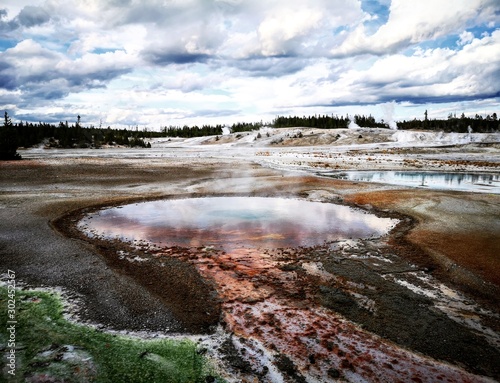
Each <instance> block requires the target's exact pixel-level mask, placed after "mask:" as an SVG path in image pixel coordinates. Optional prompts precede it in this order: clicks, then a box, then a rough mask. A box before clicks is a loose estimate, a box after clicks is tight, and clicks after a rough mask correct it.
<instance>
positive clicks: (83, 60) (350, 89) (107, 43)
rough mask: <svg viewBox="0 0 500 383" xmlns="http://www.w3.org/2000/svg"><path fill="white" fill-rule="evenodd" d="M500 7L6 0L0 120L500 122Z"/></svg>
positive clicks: (367, 0) (0, 46)
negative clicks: (493, 117) (463, 118)
mask: <svg viewBox="0 0 500 383" xmlns="http://www.w3.org/2000/svg"><path fill="white" fill-rule="evenodd" d="M499 101H500V1H499V0H418V1H413V0H392V1H391V0H378V1H377V0H361V1H360V0H2V1H1V3H0V111H2V112H3V110H7V111H8V112H9V114H10V115H11V117H13V120H23V121H24V120H28V121H45V122H59V121H66V120H67V121H69V122H70V123H71V122H74V121H75V120H76V116H77V115H80V116H81V117H82V122H83V123H84V125H90V124H94V125H96V126H98V125H99V124H102V125H103V126H108V125H111V126H115V127H118V126H136V125H138V126H140V127H146V126H147V127H150V128H153V129H158V128H160V127H161V126H168V125H184V124H187V125H193V124H204V123H207V124H217V123H224V124H231V123H233V122H238V121H245V122H253V121H261V120H262V121H264V122H266V121H272V119H273V118H274V117H276V116H277V115H295V114H297V115H313V114H329V115H331V114H334V115H346V114H351V115H352V114H365V115H368V114H371V115H373V116H374V117H375V118H377V119H381V118H385V119H386V120H387V119H388V118H389V117H391V116H393V117H394V118H395V119H396V120H398V119H408V118H413V117H419V118H423V113H424V111H425V110H428V111H429V117H431V118H434V117H436V118H446V117H447V116H448V114H449V113H457V114H461V113H462V112H464V113H466V114H467V115H474V114H476V113H479V114H484V115H485V114H491V113H493V112H496V113H497V114H499V113H500V107H499V105H500V104H499Z"/></svg>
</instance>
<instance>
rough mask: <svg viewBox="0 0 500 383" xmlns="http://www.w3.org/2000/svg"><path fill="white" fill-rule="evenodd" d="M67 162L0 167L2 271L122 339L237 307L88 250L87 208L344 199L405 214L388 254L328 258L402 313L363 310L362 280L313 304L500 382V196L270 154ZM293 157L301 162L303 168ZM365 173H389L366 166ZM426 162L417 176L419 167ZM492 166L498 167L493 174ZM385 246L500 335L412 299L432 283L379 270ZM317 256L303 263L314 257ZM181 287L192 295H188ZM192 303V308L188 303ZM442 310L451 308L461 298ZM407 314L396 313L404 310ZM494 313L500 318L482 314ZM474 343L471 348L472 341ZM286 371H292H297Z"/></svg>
mask: <svg viewBox="0 0 500 383" xmlns="http://www.w3.org/2000/svg"><path fill="white" fill-rule="evenodd" d="M491 150H492V149H491V148H488V151H489V152H491ZM476 152H477V150H476V149H475V152H474V153H475V154H474V156H475V157H474V158H478V159H481V161H485V162H488V161H487V159H485V158H483V157H484V156H483V157H481V156H480V155H478V154H477V153H476ZM66 153H69V152H65V154H64V157H60V158H47V157H46V156H44V155H37V156H35V155H32V157H37V158H32V159H28V160H23V161H17V162H4V163H1V164H0V180H1V183H0V185H1V186H0V270H1V272H2V273H4V272H6V270H7V269H12V270H15V271H16V277H17V278H18V280H19V281H20V282H21V281H22V282H24V283H27V284H28V285H30V286H58V287H63V288H64V289H65V290H66V291H68V292H69V293H70V296H71V295H74V296H75V297H78V299H79V301H80V302H82V308H81V310H80V312H79V315H80V317H81V318H82V320H85V321H90V322H92V323H98V324H101V325H103V326H105V327H110V328H113V329H118V330H119V329H127V330H148V331H161V332H165V333H171V334H175V333H179V332H187V333H194V334H197V333H207V332H208V333H210V332H213V331H214V328H215V326H216V325H217V323H218V322H219V320H220V318H221V317H223V315H222V314H221V310H224V308H223V307H221V304H222V306H223V305H224V300H223V298H221V297H220V296H218V293H217V291H218V288H217V286H216V285H214V283H213V282H212V281H210V280H208V279H206V278H204V277H203V275H202V274H201V273H200V272H199V270H197V269H196V267H195V266H194V265H193V264H191V263H190V262H188V261H186V260H184V261H183V260H182V259H181V260H174V259H172V260H170V261H169V262H171V264H170V268H169V269H170V270H171V271H172V272H171V274H161V273H158V272H157V269H156V268H155V267H150V268H142V269H141V268H134V267H130V266H124V264H123V263H117V262H113V261H111V259H112V258H111V256H110V254H111V253H113V252H115V251H116V250H118V249H121V246H122V244H115V245H113V244H109V243H104V242H103V243H89V242H88V241H85V240H84V238H83V237H82V236H81V235H79V234H78V233H77V232H75V231H74V228H73V224H74V223H75V219H77V218H78V217H79V214H81V213H82V212H86V211H90V210H92V209H95V208H98V207H101V206H108V205H118V204H123V203H126V202H129V201H137V200H144V199H152V198H163V197H172V196H205V195H259V196H278V195H281V196H283V195H287V196H299V197H302V198H307V199H311V200H321V201H329V202H342V203H347V204H355V205H357V206H362V207H363V208H365V209H367V210H371V211H373V212H379V213H380V214H393V215H396V216H398V217H400V218H401V219H402V220H403V221H404V222H405V224H404V225H402V226H400V228H399V229H398V230H396V231H394V232H393V234H392V236H391V237H390V238H389V239H388V242H387V244H385V245H384V249H383V250H380V247H377V246H379V245H377V244H374V243H365V244H361V245H360V246H361V247H358V248H353V247H349V246H344V247H343V250H342V251H343V253H342V254H343V256H342V257H341V256H340V254H341V253H338V252H336V253H334V254H333V255H332V254H329V255H328V257H325V255H324V254H323V255H322V254H319V255H318V257H319V258H317V259H316V258H315V260H316V261H317V260H318V259H320V260H321V261H322V263H323V265H324V267H325V270H326V271H327V272H330V273H333V274H336V275H337V276H338V277H341V278H342V279H343V280H347V281H351V282H352V283H353V284H354V285H356V284H360V283H367V282H366V281H367V280H370V283H371V284H373V285H375V286H376V288H377V289H380V291H385V292H387V293H384V294H380V298H376V297H375V296H373V297H371V298H373V299H374V301H376V304H378V305H380V307H383V308H384V310H386V311H384V317H385V318H390V317H391V316H392V318H390V319H387V320H384V321H380V318H376V317H373V316H370V315H367V314H366V312H365V311H363V310H360V309H359V307H358V306H359V305H358V306H357V305H356V303H355V302H354V301H353V300H352V296H353V295H352V294H353V291H352V286H353V285H349V284H347V285H339V284H336V285H335V286H333V285H331V286H328V285H325V286H324V287H323V288H322V289H319V290H314V294H313V296H314V297H315V298H314V299H313V300H312V301H314V302H316V303H318V302H319V304H320V305H322V306H323V307H326V308H329V309H331V310H334V311H335V312H337V313H340V314H341V315H343V316H345V317H346V318H348V319H349V320H352V321H353V322H355V323H358V324H361V325H363V326H364V327H365V328H366V329H367V330H368V331H370V332H374V333H375V334H379V335H381V336H382V337H384V338H387V339H389V340H390V341H392V342H394V343H396V344H400V345H401V346H403V347H405V348H409V349H413V350H417V351H418V352H420V353H422V354H425V355H430V356H431V357H433V358H436V359H439V360H445V361H448V362H450V363H452V364H457V365H460V366H461V367H460V368H465V369H466V370H468V371H470V372H473V373H475V374H481V375H487V376H490V377H493V378H495V379H500V372H499V370H498V366H499V365H500V352H499V345H498V344H496V345H495V340H498V338H499V334H500V324H499V312H498V307H499V301H498V296H500V294H499V292H500V290H499V289H500V282H499V279H498V270H499V269H500V265H499V258H498V249H499V248H500V237H499V236H498V233H499V232H500V228H499V221H498V217H499V216H500V208H499V206H500V196H498V195H493V194H474V193H459V192H445V191H429V190H415V189H404V190H402V188H400V187H396V186H388V185H375V184H365V183H359V182H348V181H342V180H335V179H329V178H325V177H317V176H314V175H310V174H311V173H310V172H309V170H308V169H309V168H317V167H316V166H310V163H309V164H307V165H304V164H297V163H296V162H297V160H296V159H295V160H293V161H292V160H291V159H290V157H287V158H286V159H284V160H282V162H281V164H276V163H274V164H273V161H277V160H276V158H274V157H276V156H275V154H272V153H271V156H268V155H263V154H262V152H254V154H255V157H253V158H251V159H248V158H241V157H240V156H238V154H237V153H236V152H235V153H236V154H233V155H231V153H227V154H225V155H224V156H221V155H211V156H206V157H204V158H201V157H196V156H195V157H193V156H192V155H189V156H184V157H183V156H182V155H181V153H180V154H179V155H176V156H174V155H169V156H168V157H167V158H130V157H129V158H117V157H114V158H109V157H102V158H99V157H92V158H89V157H82V156H79V157H73V156H71V154H70V153H69V154H66ZM416 153H417V152H414V153H413V155H415V156H416V155H417V154H416ZM462 155H463V153H460V156H462ZM384 156H386V157H385V160H384V164H381V167H385V166H386V165H387V164H388V162H392V164H393V166H396V165H395V162H396V159H397V160H398V161H399V159H400V157H401V153H400V152H398V153H395V154H394V157H393V159H394V161H387V160H388V159H389V157H390V154H388V153H387V152H385V153H384ZM28 157H30V156H28ZM233 157H234V158H233ZM268 157H273V158H271V160H269V158H268ZM495 158H496V157H495ZM311 159H312V160H311ZM309 160H311V161H314V162H315V163H317V162H318V161H319V162H321V161H324V158H321V157H315V156H309ZM346 160H349V161H350V162H352V161H351V158H350V156H346V157H343V158H339V159H338V160H336V161H337V162H330V165H329V167H330V166H335V165H342V164H344V165H342V166H346V165H345V163H346ZM433 161H436V162H435V164H434V165H433V166H435V167H436V168H437V167H440V166H439V161H441V166H449V167H453V166H459V167H460V168H463V167H466V166H467V164H464V163H463V162H460V163H458V162H457V163H454V164H450V159H449V158H446V159H443V160H440V159H439V158H434V160H433ZM291 162H294V164H293V165H290V163H291ZM491 163H493V164H495V165H496V163H495V161H493V162H488V164H491ZM364 164H365V167H366V166H367V165H368V166H371V167H374V166H375V167H376V166H377V165H376V164H374V163H373V161H370V160H367V159H366V160H365V161H364ZM398 164H399V163H398ZM262 165H264V166H262ZM414 165H415V166H416V168H418V167H419V165H420V164H419V163H416V164H414ZM397 166H401V167H404V168H411V166H412V164H409V163H408V162H406V163H404V164H403V162H401V163H400V165H397ZM477 166H479V165H478V164H477V163H475V164H473V165H471V168H474V170H476V169H477ZM481 166H484V168H485V169H490V168H489V167H488V165H484V164H482V165H481ZM349 167H355V165H352V164H350V165H349ZM275 168H276V169H275ZM278 168H279V169H281V170H278ZM283 169H285V170H283ZM495 169H496V168H495ZM385 246H389V248H386V247H385ZM349 249H351V250H349ZM370 249H371V250H370ZM377 249H378V250H377ZM377 251H378V253H380V254H382V253H383V254H386V255H387V254H396V255H397V257H398V259H400V260H401V259H402V260H403V261H401V262H403V264H404V265H406V266H404V267H407V266H408V265H409V266H410V267H411V271H412V272H417V271H421V272H422V273H424V274H422V275H423V277H422V278H420V279H419V280H420V281H422V280H424V279H425V278H426V277H428V276H432V278H435V280H436V281H437V282H438V283H437V284H435V285H433V287H432V288H437V287H436V286H438V287H439V286H440V284H443V283H445V284H446V285H447V286H450V288H452V289H456V290H453V291H459V292H460V294H464V296H466V297H467V299H469V301H472V302H474V305H475V306H474V307H476V311H475V313H474V316H476V317H480V319H481V320H482V322H481V323H482V325H484V326H485V327H487V328H488V329H490V333H491V334H493V335H491V337H490V338H489V340H486V339H487V338H488V337H487V336H486V335H485V334H482V335H481V334H480V335H478V334H477V331H473V330H471V327H470V326H469V327H467V326H466V325H465V324H464V323H461V322H460V320H461V319H460V318H458V319H457V318H455V320H452V319H450V318H451V317H450V315H451V314H450V315H448V314H446V315H444V314H443V312H445V311H441V312H440V313H436V312H435V309H431V310H430V311H429V310H427V309H425V308H422V307H424V306H429V305H430V306H432V304H430V303H429V302H428V301H425V302H424V301H423V300H422V299H423V298H422V297H421V295H418V294H414V293H415V291H413V292H407V293H404V291H407V290H404V288H403V286H405V284H406V286H407V287H408V285H411V286H413V288H414V290H415V288H418V287H420V288H423V282H421V284H420V285H418V283H417V282H416V281H415V280H412V279H411V278H413V279H415V278H416V277H415V275H413V276H409V277H408V278H409V279H406V280H405V279H404V278H400V279H398V280H397V283H396V280H395V279H393V280H391V278H392V277H390V275H392V276H394V275H395V274H392V273H393V272H394V271H395V270H394V269H391V270H388V269H380V268H379V269H377V267H376V266H373V264H370V262H372V261H373V260H372V261H370V259H369V258H370V256H371V255H373V256H376V255H377ZM367 253H371V255H370V254H369V255H368V256H367ZM349 254H350V255H349ZM380 254H378V255H380ZM309 256H310V255H307V256H306V257H305V258H304V259H301V260H300V262H301V263H300V262H299V264H302V263H304V262H306V261H310V259H308V258H307V257H309ZM322 257H323V258H322ZM335 257H337V258H335ZM349 257H350V258H349ZM360 257H361V258H363V257H364V258H363V260H362V263H363V264H364V265H365V266H366V267H365V268H363V269H360V268H359V267H356V265H359V262H360V260H359V258H360ZM181 258H182V257H181ZM374 259H376V257H375V258H374ZM335 260H337V262H336V261H335ZM372 263H373V262H372ZM403 264H401V265H399V266H402V265H403ZM340 265H341V267H340ZM367 265H371V266H369V267H368V266H367ZM404 267H403V269H404ZM398 270H399V271H401V269H398ZM381 276H384V278H382V279H381ZM417 279H418V278H417ZM312 280H314V278H313V279H312ZM312 280H311V281H312ZM311 281H309V282H310V283H313V282H311ZM309 282H308V283H309ZM396 285H397V286H398V287H397V289H396V288H395V287H394V286H396ZM346 286H347V287H346ZM349 286H350V287H349ZM429 286H430V285H429ZM427 287H428V286H427ZM427 287H426V288H427ZM333 288H335V289H334V290H332V289H333ZM429 288H430V287H429ZM349 289H351V290H349ZM179 291H183V292H185V295H179ZM311 291H313V290H311ZM358 292H359V291H358ZM346 294H347V295H346ZM354 296H355V295H354ZM391 297H392V298H391ZM402 297H404V299H403V301H402V300H401V299H402ZM377 299H378V300H377ZM455 301H456V300H455ZM185 302H190V304H189V306H188V307H186V304H185ZM398 302H399V303H398ZM443 302H444V303H443V304H444V305H445V306H449V305H450V302H449V301H446V300H444V301H443ZM398 305H399V312H398V315H396V314H395V311H394V310H395V308H396V306H398ZM405 305H407V306H408V308H405ZM479 305H480V306H479ZM410 307H411V308H410ZM477 307H481V308H480V309H478V308H477ZM418 310H423V311H422V312H419V311H418ZM488 310H489V311H488ZM486 311H488V312H489V313H493V315H489V314H488V315H486V314H485V315H482V314H484V313H485V312H486ZM411 318H413V319H415V320H417V319H418V320H417V322H415V323H418V325H417V324H415V323H414V324H412V323H409V321H412V320H413V319H411ZM381 323H383V325H381ZM411 327H413V330H416V327H418V330H419V331H413V330H412V329H411ZM431 330H432V331H431ZM443 339H445V340H446V339H448V340H449V341H448V342H447V343H446V341H445V340H444V341H443ZM443 342H445V343H443ZM467 344H469V345H470V347H468V348H467V347H465V346H464V345H467ZM454 345H455V346H454ZM461 355H462V356H461ZM236 364H238V363H236ZM229 367H230V368H232V369H233V370H237V369H238V368H237V367H234V366H233V367H231V366H229ZM348 369H349V366H347V370H348ZM294 371H295V370H294ZM233 373H234V374H238V371H233ZM305 373H306V372H304V374H305ZM283 374H284V376H286V371H285V372H283ZM293 374H295V375H296V374H298V372H294V373H293ZM293 374H292V375H293ZM243 375H244V373H243ZM243 375H242V376H243ZM250 375H251V374H250ZM295 375H294V376H295ZM334 375H335V374H334ZM346 376H347V375H346ZM290 379H292V378H290ZM473 380H474V379H473ZM249 381H250V380H249ZM263 381H265V380H263ZM285 381H286V379H285ZM478 381H479V380H478Z"/></svg>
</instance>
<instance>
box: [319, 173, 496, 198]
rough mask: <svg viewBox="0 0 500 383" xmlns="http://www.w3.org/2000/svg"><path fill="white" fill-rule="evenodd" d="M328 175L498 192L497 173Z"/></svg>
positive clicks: (430, 187)
mask: <svg viewBox="0 0 500 383" xmlns="http://www.w3.org/2000/svg"><path fill="white" fill-rule="evenodd" d="M328 175H329V176H332V177H335V178H339V179H346V180H349V181H363V182H377V183H386V184H391V185H402V186H410V187H418V188H429V189H442V190H447V189H448V190H460V191H468V192H477V193H493V194H500V174H498V173H488V174H484V173H439V172H423V171H348V172H341V173H331V174H328Z"/></svg>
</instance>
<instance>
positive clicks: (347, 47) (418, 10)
mask: <svg viewBox="0 0 500 383" xmlns="http://www.w3.org/2000/svg"><path fill="white" fill-rule="evenodd" d="M497 8H498V3H497V2H496V1H495V0H440V1H436V0H419V1H406V0H393V1H392V3H391V7H390V15H389V20H388V21H387V23H386V24H384V25H383V26H381V27H380V28H379V29H378V31H376V32H375V33H374V34H373V35H367V34H366V32H365V28H364V26H363V25H362V24H360V25H358V26H357V28H356V29H355V30H354V31H353V32H352V33H351V34H350V35H349V36H348V37H347V38H346V40H345V41H344V42H343V43H342V45H341V46H339V47H336V48H334V49H332V54H333V55H336V56H342V55H351V54H363V53H373V54H386V53H390V52H392V53H393V52H397V51H398V50H400V49H402V48H404V47H407V46H408V45H409V44H416V43H419V42H422V41H426V40H433V39H436V38H438V37H441V36H444V35H446V34H448V33H458V32H459V31H460V30H463V28H464V26H467V25H469V24H476V25H479V24H481V23H485V22H486V21H487V20H489V19H490V18H491V17H492V15H495V13H496V10H497Z"/></svg>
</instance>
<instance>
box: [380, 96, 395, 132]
mask: <svg viewBox="0 0 500 383" xmlns="http://www.w3.org/2000/svg"><path fill="white" fill-rule="evenodd" d="M395 106H396V103H395V102H394V101H392V102H387V103H385V104H381V105H380V107H381V108H382V112H383V114H384V121H385V122H386V123H387V125H389V128H391V129H392V130H398V125H397V124H396V121H394V109H395Z"/></svg>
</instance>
